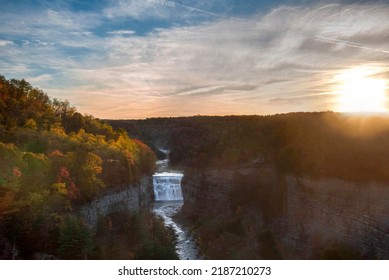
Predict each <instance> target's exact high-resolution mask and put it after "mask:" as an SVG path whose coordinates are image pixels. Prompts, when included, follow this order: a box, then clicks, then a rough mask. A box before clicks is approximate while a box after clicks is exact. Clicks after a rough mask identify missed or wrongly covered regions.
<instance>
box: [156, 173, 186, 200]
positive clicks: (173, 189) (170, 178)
mask: <svg viewBox="0 0 389 280" xmlns="http://www.w3.org/2000/svg"><path fill="white" fill-rule="evenodd" d="M182 177H183V174H182V173H173V172H161V173H155V174H154V175H153V185H154V196H155V200H156V201H167V200H170V201H171V200H182V192H181V179H182Z"/></svg>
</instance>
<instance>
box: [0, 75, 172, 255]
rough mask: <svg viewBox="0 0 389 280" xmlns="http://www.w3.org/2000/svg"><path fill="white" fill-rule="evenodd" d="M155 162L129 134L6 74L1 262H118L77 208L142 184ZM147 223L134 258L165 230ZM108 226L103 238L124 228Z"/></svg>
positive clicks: (0, 99)
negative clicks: (46, 258) (150, 236)
mask: <svg viewBox="0 0 389 280" xmlns="http://www.w3.org/2000/svg"><path fill="white" fill-rule="evenodd" d="M155 158H156V157H155V154H154V153H153V152H152V151H151V150H150V148H149V147H148V146H146V145H145V144H143V143H142V142H140V141H138V140H134V139H131V138H129V137H128V135H127V134H126V133H125V132H124V131H115V130H114V129H113V128H112V127H111V126H109V125H108V124H106V123H104V122H103V121H100V120H98V119H96V118H94V117H92V116H87V115H82V114H80V113H78V112H77V111H76V109H75V108H74V107H72V106H71V105H70V104H69V102H67V101H59V100H56V99H54V100H51V99H50V98H49V97H48V95H47V94H46V93H44V92H43V91H42V90H40V89H37V88H34V87H32V86H31V85H30V84H29V83H28V82H26V81H24V80H6V79H5V78H4V77H3V76H0V252H1V255H0V258H22V259H26V258H27V259H28V258H36V257H37V256H38V255H44V256H51V257H52V258H71V259H74V258H76V259H77V258H107V257H109V258H115V254H113V253H112V252H109V250H108V249H107V248H105V249H104V248H103V244H104V242H97V239H98V238H99V237H98V236H97V237H96V236H95V233H94V232H92V231H90V230H89V229H88V228H86V227H85V223H84V221H83V220H82V218H81V217H80V215H79V213H78V212H79V211H78V210H79V208H80V207H81V206H82V205H84V204H85V203H88V202H89V201H91V200H93V199H94V198H96V197H99V196H103V195H104V193H106V192H110V191H112V190H115V191H117V190H120V189H123V188H128V187H129V186H135V185H137V184H138V182H139V180H140V179H141V178H142V177H144V176H150V175H151V174H153V173H154V170H155ZM123 215H124V216H126V215H127V216H128V215H130V218H131V217H132V218H131V219H139V217H136V216H133V214H131V213H128V214H126V213H124V214H122V216H123ZM124 216H123V217H124ZM142 217H143V218H144V219H145V221H142V222H138V224H139V225H140V228H138V229H136V230H137V231H138V230H139V229H142V228H143V229H144V232H143V234H142V236H141V235H140V233H138V234H137V235H136V234H135V233H134V234H135V235H133V237H132V238H133V239H132V240H131V242H130V243H128V242H127V243H128V244H127V245H128V246H127V247H124V248H123V250H129V251H130V250H134V251H133V253H132V255H131V256H132V258H133V257H135V258H136V257H137V253H136V250H140V248H141V247H142V246H143V245H145V246H146V245H147V244H148V245H147V246H150V242H151V243H152V242H153V240H152V239H151V240H147V239H148V238H147V236H148V234H152V233H151V232H150V231H152V230H153V228H154V226H151V225H152V224H154V225H155V228H156V229H158V231H161V230H162V232H163V231H164V229H163V227H162V225H161V222H160V221H159V220H155V218H154V217H153V216H152V215H150V214H148V213H144V214H142ZM127 220H128V219H127ZM147 221H149V222H148V224H147ZM115 222H116V224H115ZM105 223H106V226H103V225H102V226H100V228H99V232H104V231H107V230H108V225H109V226H110V227H112V226H113V227H114V228H115V231H118V230H119V229H121V230H124V229H123V228H122V226H120V225H121V224H123V223H122V222H119V221H118V219H117V218H116V220H114V221H108V220H106V221H105ZM124 224H127V223H126V222H125V223H124ZM117 227H119V229H118V228H117ZM161 227H162V229H161ZM127 229H128V227H127ZM106 234H107V233H106ZM153 234H154V233H153ZM161 234H162V235H161V236H164V235H165V236H166V234H165V233H161ZM168 235H169V234H168ZM96 238H97V239H96ZM111 238H116V237H115V236H113V235H112V236H111ZM134 238H135V239H134ZM137 240H138V242H137ZM142 240H143V241H142ZM146 241H147V242H148V243H147V244H143V243H144V242H146ZM107 242H109V240H105V243H107ZM123 242H124V241H123ZM142 242H143V243H142ZM156 242H157V243H158V242H159V241H158V240H157V241H156ZM142 244H143V245H142ZM130 245H131V246H132V247H131V246H130ZM151 245H153V244H151ZM154 245H155V246H156V244H154ZM154 245H153V246H154ZM131 248H133V249H131ZM134 248H138V249H134ZM104 252H105V253H104ZM134 252H135V253H134ZM139 252H140V251H139ZM127 253H128V252H127ZM127 253H126V254H127ZM153 254H155V253H153ZM173 254H174V253H173ZM123 256H125V255H123V254H117V255H116V258H123ZM38 258H39V257H38Z"/></svg>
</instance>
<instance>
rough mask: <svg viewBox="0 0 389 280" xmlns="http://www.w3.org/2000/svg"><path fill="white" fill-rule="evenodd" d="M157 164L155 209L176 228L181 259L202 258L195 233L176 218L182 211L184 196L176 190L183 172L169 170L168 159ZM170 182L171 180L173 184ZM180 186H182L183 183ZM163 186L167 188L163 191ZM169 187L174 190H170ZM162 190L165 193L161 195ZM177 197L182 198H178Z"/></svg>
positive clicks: (168, 224)
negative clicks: (156, 199)
mask: <svg viewBox="0 0 389 280" xmlns="http://www.w3.org/2000/svg"><path fill="white" fill-rule="evenodd" d="M157 165H158V172H157V173H155V174H154V191H155V193H157V192H159V194H157V195H156V197H157V198H159V200H158V201H155V202H154V208H153V211H154V213H155V214H156V215H158V216H159V217H161V218H162V219H163V221H164V224H165V226H166V227H170V228H172V229H173V230H174V233H175V235H176V244H175V248H176V253H177V255H178V257H179V258H180V260H199V259H202V257H201V255H200V254H199V251H198V247H197V244H196V240H195V238H194V236H193V234H192V233H191V232H190V230H189V229H188V228H187V227H186V226H185V225H183V224H181V223H179V222H178V221H177V220H176V219H174V216H175V215H176V214H177V213H178V212H179V211H180V209H181V207H182V205H183V200H182V196H179V195H177V190H176V189H177V181H179V182H181V178H182V176H183V174H182V173H180V172H176V171H171V170H168V161H167V160H161V161H157ZM169 182H171V185H170V183H169ZM179 184H180V183H179ZM179 187H180V188H181V185H179ZM161 188H164V189H166V190H163V191H161ZM169 188H171V189H172V190H174V191H170V190H169ZM161 192H162V193H163V195H161ZM180 192H181V189H180ZM161 198H163V199H164V200H163V199H161ZM177 198H179V199H180V200H177Z"/></svg>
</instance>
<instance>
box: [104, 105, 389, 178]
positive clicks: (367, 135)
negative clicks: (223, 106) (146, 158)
mask: <svg viewBox="0 0 389 280" xmlns="http://www.w3.org/2000/svg"><path fill="white" fill-rule="evenodd" d="M108 122H109V123H110V124H111V125H112V126H114V127H121V128H124V129H126V130H127V131H128V133H129V134H130V135H131V136H134V137H138V138H139V139H141V140H142V141H147V143H148V144H149V146H150V147H152V148H153V147H154V148H153V149H154V150H157V148H158V146H160V145H161V144H163V145H166V147H168V148H169V149H170V154H169V158H170V163H171V164H172V165H173V166H177V167H181V168H225V167H234V166H241V165H246V164H251V163H256V162H266V163H267V164H272V165H273V166H275V167H276V168H277V170H278V171H279V172H281V173H283V174H293V175H296V176H309V177H311V178H340V179H345V180H349V181H355V182H363V181H375V182H389V173H388V172H387V170H388V167H389V141H388V139H389V118H388V117H387V116H386V115H357V114H342V113H335V112H312V113H304V112H301V113H288V114H278V115H270V116H224V117H220V116H196V117H188V118H155V119H146V120H128V121H125V120H117V121H116V120H109V121H108ZM156 147H157V148H156Z"/></svg>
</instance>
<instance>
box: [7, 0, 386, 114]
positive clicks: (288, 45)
mask: <svg viewBox="0 0 389 280" xmlns="http://www.w3.org/2000/svg"><path fill="white" fill-rule="evenodd" d="M0 7H1V9H0V75H3V76H5V77H6V78H7V79H22V78H24V79H26V80H27V81H28V82H30V83H31V84H32V85H33V86H34V87H39V88H41V89H42V90H44V91H45V92H46V93H47V94H48V95H49V96H50V97H52V98H57V99H60V100H68V101H69V102H70V103H71V104H72V105H74V106H75V107H76V108H77V109H78V111H80V112H81V113H86V114H91V115H94V116H95V117H98V118H105V119H142V118H149V117H174V116H193V115H253V114H256V115H268V114H276V113H286V112H296V111H327V110H335V111H336V110H337V109H339V107H338V103H339V95H341V93H340V92H341V89H342V88H345V79H349V78H347V77H349V76H350V75H354V76H355V75H356V76H355V77H354V76H353V78H352V79H354V78H358V79H360V78H361V77H362V78H363V79H370V83H369V82H366V83H364V84H366V85H367V88H369V87H370V88H374V86H369V85H374V84H375V83H374V81H380V84H381V85H383V87H384V90H385V94H388V85H387V81H388V80H389V20H388V16H389V0H385V1H384V0H377V1H374V0H370V1H349V0H344V1H341V0H335V1H329V0H324V1H307V0H289V1H277V0H263V1H260V0H257V1H255V0H229V1H228V0H192V1H189V0H171V1H165V0H105V1H104V0H103V1H97V0H91V1H83V0H63V1H49V0H32V1H27V0H20V1H4V0H0ZM350 73H351V74H350ZM353 73H354V74H353ZM355 73H357V74H355ZM345 77H346V78H345ZM376 84H377V83H376ZM386 99H387V98H386V97H385V100H384V101H382V102H384V103H385V104H384V105H383V106H384V107H385V108H387V107H388V104H389V103H388V101H387V100H386ZM348 100H351V99H350V98H349V99H348ZM364 100H367V99H366V98H365V99H364ZM348 102H349V101H348ZM362 102H364V101H362Z"/></svg>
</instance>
